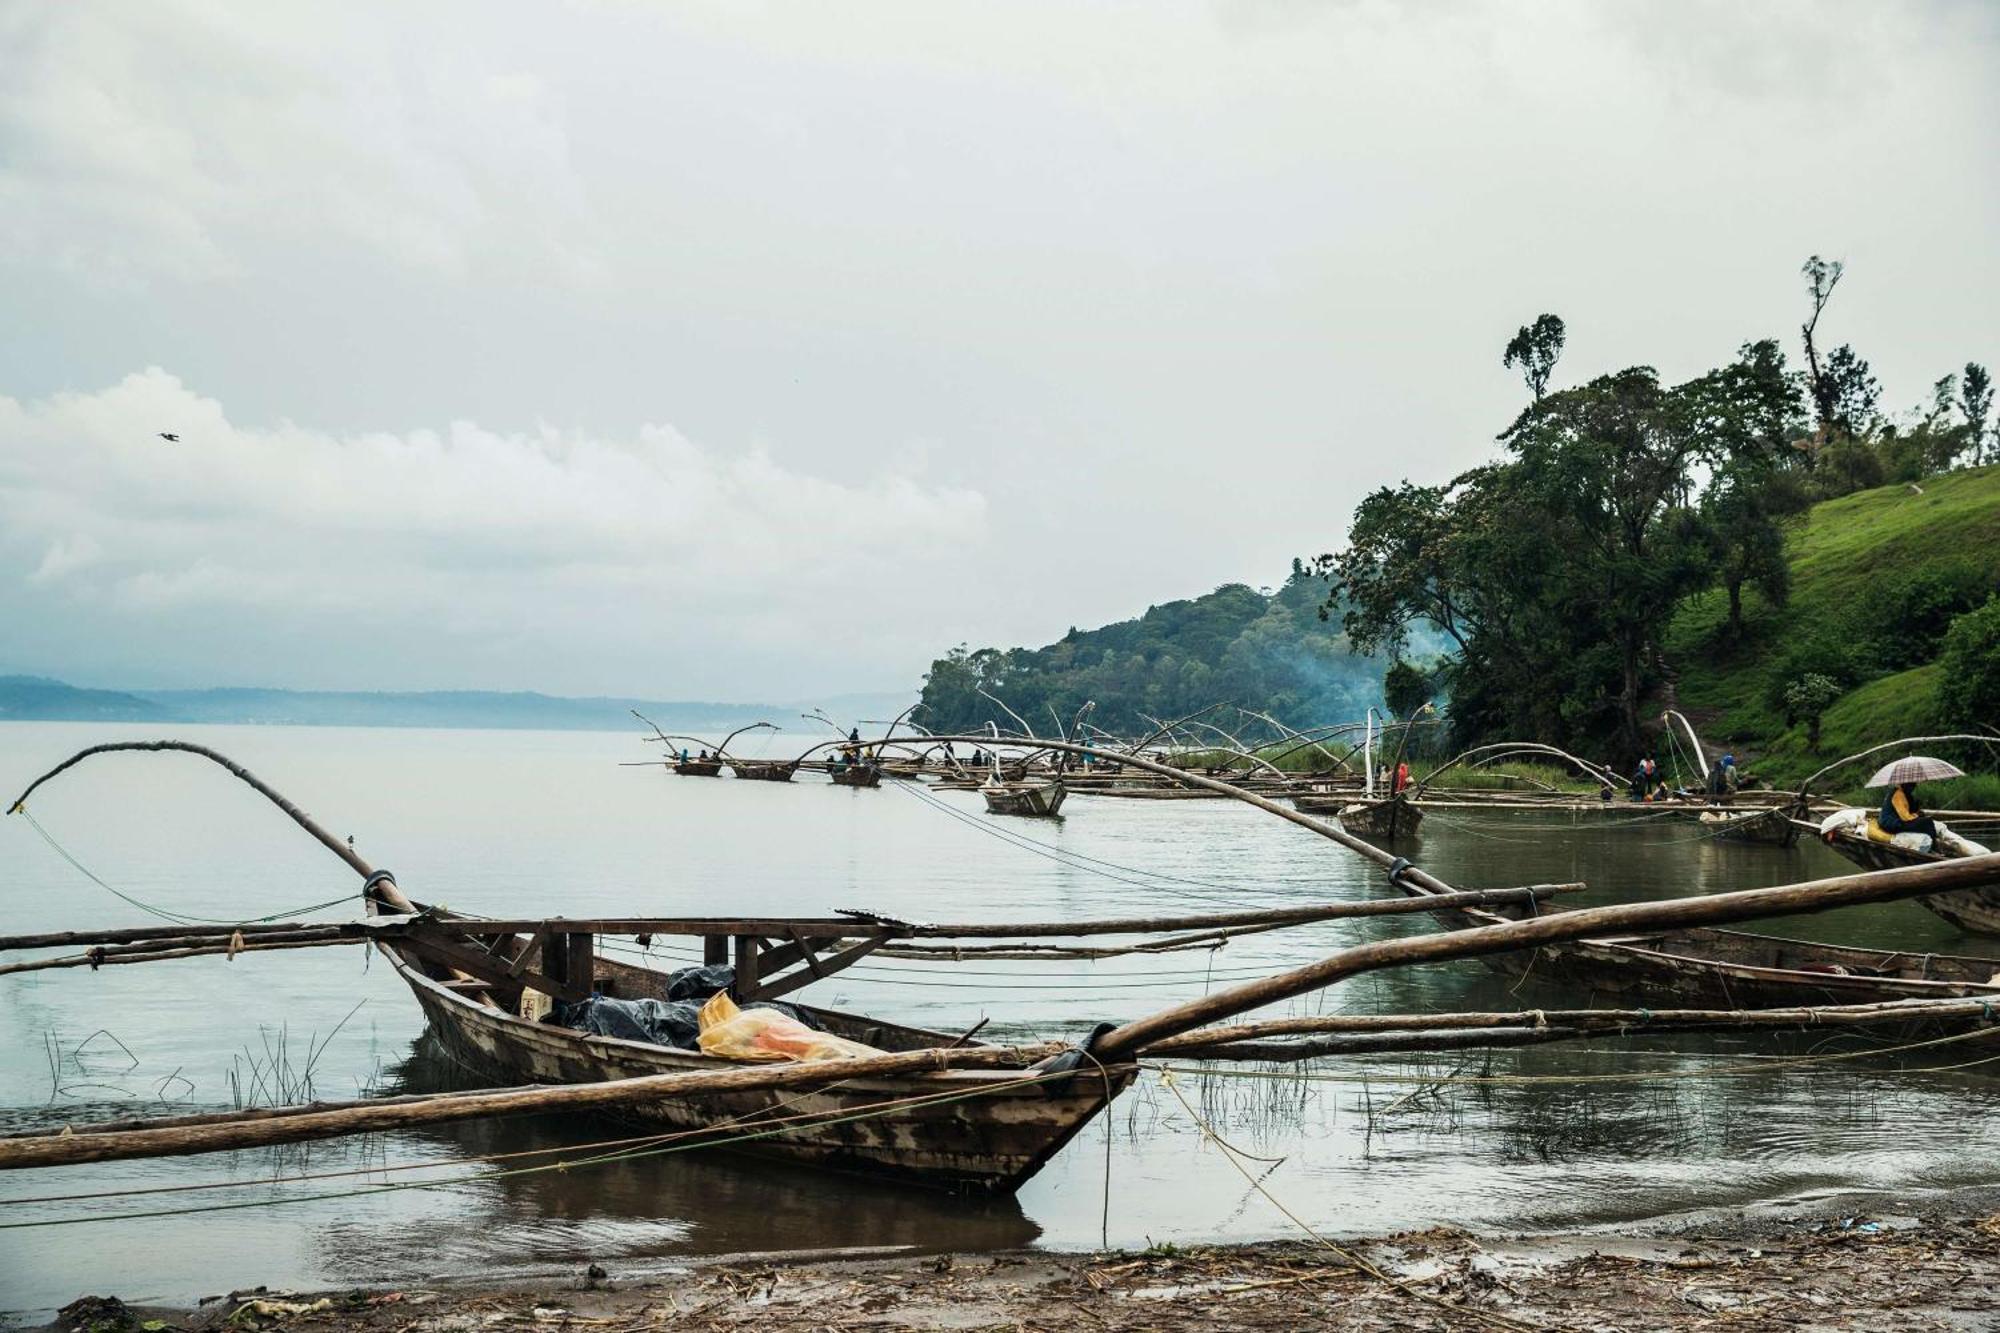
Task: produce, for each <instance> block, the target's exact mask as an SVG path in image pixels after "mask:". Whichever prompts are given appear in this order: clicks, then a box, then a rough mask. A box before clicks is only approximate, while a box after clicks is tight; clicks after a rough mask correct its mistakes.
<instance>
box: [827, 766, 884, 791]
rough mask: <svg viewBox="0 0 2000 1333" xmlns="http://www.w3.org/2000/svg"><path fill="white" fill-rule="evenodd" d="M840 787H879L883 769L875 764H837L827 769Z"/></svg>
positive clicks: (829, 775) (835, 783) (828, 773)
mask: <svg viewBox="0 0 2000 1333" xmlns="http://www.w3.org/2000/svg"><path fill="white" fill-rule="evenodd" d="M826 774H827V776H828V777H830V778H832V779H833V782H834V785H835V786H838V787H879V786H881V785H882V770H881V768H880V767H878V766H877V765H875V764H835V765H833V766H832V767H830V768H828V769H827V770H826Z"/></svg>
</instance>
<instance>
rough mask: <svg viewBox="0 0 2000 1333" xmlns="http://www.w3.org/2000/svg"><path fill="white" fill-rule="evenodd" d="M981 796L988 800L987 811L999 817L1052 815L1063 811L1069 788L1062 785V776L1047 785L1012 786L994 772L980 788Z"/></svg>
mask: <svg viewBox="0 0 2000 1333" xmlns="http://www.w3.org/2000/svg"><path fill="white" fill-rule="evenodd" d="M979 794H980V795H981V796H984V797H985V798H986V808H987V810H988V811H990V812H991V813H993V814H996V815H1053V814H1055V813H1056V812H1057V811H1059V810H1061V809H1062V803H1063V798H1064V797H1065V796H1067V795H1068V794H1069V788H1067V787H1065V786H1064V785H1063V779H1062V774H1061V773H1057V774H1056V775H1055V776H1054V777H1052V778H1050V779H1049V780H1048V781H1046V782H1030V781H1027V780H1025V779H1023V780H1021V781H1016V782H1010V781H1008V780H1006V779H1005V778H1003V777H1001V776H1000V771H999V769H998V768H995V769H994V771H993V775H992V776H991V777H989V778H987V779H986V781H985V782H984V783H983V784H981V786H980V788H979Z"/></svg>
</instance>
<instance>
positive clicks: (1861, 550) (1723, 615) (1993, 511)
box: [1667, 467, 2000, 804]
mask: <svg viewBox="0 0 2000 1333" xmlns="http://www.w3.org/2000/svg"><path fill="white" fill-rule="evenodd" d="M1923 485H1924V493H1923V494H1921V495H1917V494H1913V493H1912V492H1911V491H1910V490H1909V488H1908V487H1906V486H1902V485H1896V486H1884V487H1881V488H1878V489H1876V490H1872V491H1861V492H1858V493H1856V494H1854V495H1847V496H1842V497H1841V498H1840V499H1838V500H1828V501H1826V502H1825V503H1824V504H1819V505H1815V506H1814V507H1813V508H1812V510H1811V511H1810V512H1809V513H1808V514H1807V515H1806V516H1805V518H1804V520H1803V521H1802V522H1801V524H1800V526H1799V528H1798V530H1797V531H1796V532H1794V533H1793V534H1792V536H1791V539H1790V543H1789V546H1790V554H1791V559H1792V597H1791V603H1790V605H1789V606H1786V607H1784V608H1775V607H1771V606H1769V605H1767V604H1765V603H1764V601H1763V600H1762V599H1761V598H1759V597H1758V596H1757V595H1756V594H1755V593H1754V592H1746V593H1745V594H1744V615H1743V618H1744V633H1743V635H1742V637H1741V638H1740V639H1739V640H1735V641H1731V640H1730V639H1729V638H1728V637H1727V631H1726V628H1725V625H1726V622H1727V619H1728V614H1729V605H1728V601H1727V599H1726V598H1725V597H1724V596H1723V594H1722V593H1721V592H1720V591H1716V592H1712V593H1709V594H1707V595H1705V596H1703V597H1700V598H1697V599H1695V600H1694V601H1692V602H1691V603H1689V605H1687V606H1686V607H1684V608H1683V609H1682V611H1681V613H1680V614H1679V615H1677V616H1676V617H1675V619H1674V623H1673V625H1672V626H1671V627H1670V629H1669V631H1668V634H1667V645H1668V653H1669V656H1670V658H1671V659H1672V661H1673V663H1674V665H1675V667H1676V669H1677V670H1678V671H1679V673H1680V686H1679V688H1680V696H1681V702H1682V704H1683V705H1684V706H1685V707H1686V708H1687V709H1688V710H1689V712H1690V713H1692V714H1694V715H1695V717H1696V719H1697V722H1698V724H1699V725H1700V726H1701V727H1702V730H1703V733H1704V734H1703V739H1705V740H1711V739H1712V740H1714V741H1717V742H1726V743H1729V744H1732V745H1739V746H1742V747H1743V748H1744V749H1745V750H1746V751H1749V752H1751V753H1755V754H1758V755H1760V756H1761V757H1760V759H1759V761H1758V763H1757V765H1756V768H1757V771H1758V772H1759V773H1760V774H1762V775H1764V776H1766V777H1770V778H1773V779H1775V780H1782V779H1784V778H1798V777H1803V776H1805V775H1806V774H1807V773H1808V772H1810V771H1811V770H1813V769H1814V768H1817V767H1819V765H1820V764H1821V763H1824V762H1826V761H1828V760H1831V759H1837V758H1839V757H1840V756H1842V755H1845V754H1852V753H1854V752H1856V751H1858V750H1861V749H1865V748H1866V747H1867V746H1869V745H1871V744H1875V743H1878V742H1880V741H1884V740H1889V739H1893V738H1894V737H1897V736H1907V735H1918V734H1921V733H1923V732H1924V731H1926V730H1927V729H1929V728H1930V727H1931V726H1932V725H1933V722H1934V719H1933V717H1932V702H1931V701H1932V694H1933V691H1934V690H1935V687H1936V681H1937V668H1936V666H1935V665H1927V666H1920V667H1917V668H1915V669H1913V670H1909V671H1901V672H1897V673H1895V674H1893V675H1885V676H1880V677H1877V678H1876V679H1873V680H1869V681H1867V682H1866V683H1864V684H1862V685H1859V686H1857V687H1856V688H1854V689H1852V690H1850V691H1848V692H1847V693H1846V694H1845V695H1843V696H1842V697H1841V698H1840V700H1839V701H1838V702H1837V703H1835V704H1834V706H1833V707H1832V708H1831V709H1830V710H1828V712H1827V714H1826V716H1825V718H1824V719H1823V720H1822V725H1821V732H1820V753H1819V754H1818V755H1814V754H1812V753H1810V752H1809V751H1808V750H1807V748H1806V742H1805V728H1804V727H1803V726H1800V727H1793V728H1790V729H1787V728H1786V727H1785V725H1784V717H1783V716H1782V714H1778V713H1775V712H1774V711H1773V710H1772V709H1771V708H1770V707H1769V706H1768V705H1767V704H1766V703H1765V701H1764V696H1765V692H1766V687H1767V684H1768V679H1769V675H1770V671H1771V668H1772V664H1773V663H1774V662H1775V661H1776V660H1777V659H1778V658H1779V657H1780V656H1782V655H1783V653H1784V652H1785V651H1786V649H1787V647H1788V646H1789V645H1790V644H1792V643H1794V642H1797V641H1799V640H1800V639H1803V638H1805V637H1807V636H1809V635H1811V634H1813V633H1815V632H1818V631H1837V630H1838V628H1839V625H1840V621H1841V617H1842V615H1843V613H1847V612H1851V610H1852V609H1853V608H1854V607H1855V606H1856V605H1857V603H1856V601H1855V599H1857V598H1859V599H1863V603H1864V604H1865V600H1866V599H1867V598H1870V597H1873V596H1880V595H1882V594H1880V593H1879V592H1878V591H1877V589H1878V588H1879V587H1880V582H1881V579H1882V577H1883V576H1884V575H1888V576H1891V577H1893V575H1894V574H1895V573H1896V572H1898V571H1906V570H1910V569H1914V568H1916V567H1918V566H1920V565H1923V564H1926V563H1928V562H1930V561H1933V560H1940V559H1946V558H1950V557H1965V556H1972V557H1974V558H1985V559H1991V560H1994V561H2000V467H1985V468H1979V469H1976V470H1971V471H1965V472H1954V473H1951V474H1948V475H1946V476H1942V477H1936V478H1933V479H1932V480H1929V481H1926V482H1925V483H1924V484H1923ZM1945 794H1946V793H1944V792H1942V791H1940V792H1938V793H1936V794H1935V795H1934V796H1933V797H1932V799H1933V801H1934V802H1935V803H1938V804H1942V801H1941V800H1940V799H1939V798H1941V797H1942V796H1944V795H1945Z"/></svg>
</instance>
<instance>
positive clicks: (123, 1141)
mask: <svg viewBox="0 0 2000 1333" xmlns="http://www.w3.org/2000/svg"><path fill="white" fill-rule="evenodd" d="M1063 1049H1064V1047H1063V1045H1062V1043H1059V1042H1042V1043H1038V1044H1035V1045H1030V1046H973V1047H960V1048H957V1049H937V1050H922V1051H899V1052H896V1053H894V1054H888V1055H874V1056H866V1057H863V1058H860V1059H854V1060H815V1061H811V1062H809V1063H804V1064H782V1065H749V1066H738V1067H733V1068H725V1069H723V1070H720V1071H717V1072H713V1073H710V1072H706V1071H704V1072H700V1073H687V1074H649V1075H644V1076H642V1077H638V1078H623V1079H611V1080H608V1081H606V1082H602V1083H566V1084H556V1085H553V1086H549V1087H526V1088H503V1089H500V1090H497V1091H487V1092H464V1093H441V1094H437V1095H434V1096H428V1097H419V1098H394V1099H389V1098H382V1099H376V1100H372V1101H360V1102H344V1103H330V1104H329V1103H321V1104H318V1105H306V1106H299V1107H285V1108H278V1109H276V1110H274V1111H270V1112H266V1113H265V1114H262V1115H259V1116H256V1117H254V1118H253V1117H246V1116H233V1117H229V1118H226V1119H221V1120H217V1119H215V1118H213V1117H208V1116H198V1117H189V1118H187V1119H184V1120H180V1121H175V1120H164V1121H152V1122H141V1125H140V1126H139V1127H135V1128H131V1129H120V1130H109V1131H104V1130H94V1129H82V1130H71V1129H64V1130H60V1131H57V1132H54V1133H43V1134H20V1135H13V1136H9V1137H6V1138H0V1170H18V1169H21V1168H24V1167H42V1166H72V1165H76V1164H78V1163H81V1162H111V1161H121V1160H125V1159H129V1158H135V1157H174V1156H185V1155H188V1154H192V1153H204V1152H221V1151H226V1150H231V1149H237V1148H261V1147H266V1146H269V1145H271V1144H276V1143H301V1142H304V1141H306V1140H309V1139H325V1138H334V1137H338V1136H339V1135H343V1134H362V1133H372V1132H376V1131H381V1130H390V1129H408V1128H411V1127H414V1126H418V1125H440V1124H449V1123H452V1122H454V1121H460V1120H480V1119H486V1118H489V1117H493V1116H507V1115H525V1114H528V1113H531V1112H541V1111H587V1110H591V1111H594V1110H603V1109H605V1108H607V1107H617V1106H628V1105H631V1104H632V1103H634V1102H644V1101H655V1100H664V1099H667V1098H673V1097H699V1096H706V1095H709V1094H713V1093H724V1092H738V1093H740V1092H765V1091H773V1090H776V1089H781V1088H788V1089H802V1088H812V1087H817V1086H819V1085H821V1084H825V1083H842V1082H846V1081H847V1080H850V1079H856V1078H871V1077H872V1078H880V1077H884V1076H889V1075H910V1074H925V1073H932V1072H937V1071H943V1070H947V1069H1009V1068H1013V1069H1021V1068H1026V1067H1027V1066H1029V1065H1032V1064H1033V1063H1034V1062H1035V1061H1037V1060H1042V1059H1047V1058H1048V1057H1050V1056H1053V1055H1056V1054H1059V1053H1060V1052H1061V1051H1062V1050H1063ZM1093 1086H1094V1085H1093ZM951 1087H952V1085H951V1084H949V1083H943V1084H940V1085H939V1086H938V1088H937V1089H936V1090H937V1091H940V1092H943V1091H949V1090H951ZM971 1090H972V1089H967V1091H971Z"/></svg>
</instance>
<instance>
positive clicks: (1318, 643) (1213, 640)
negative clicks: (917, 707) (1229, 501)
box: [918, 567, 1384, 735]
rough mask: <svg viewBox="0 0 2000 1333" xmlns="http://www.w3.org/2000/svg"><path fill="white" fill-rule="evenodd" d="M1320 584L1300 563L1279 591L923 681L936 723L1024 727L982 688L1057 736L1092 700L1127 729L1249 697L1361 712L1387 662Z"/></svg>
mask: <svg viewBox="0 0 2000 1333" xmlns="http://www.w3.org/2000/svg"><path fill="white" fill-rule="evenodd" d="M1321 595H1322V588H1321V585H1320V583H1319V582H1318V580H1316V579H1314V578H1313V577H1312V576H1310V575H1309V574H1308V573H1306V572H1305V571H1304V570H1303V569H1300V568H1297V567H1295V568H1294V570H1293V573H1292V576H1291V577H1290V578H1289V579H1287V580H1286V582H1285V585H1284V587H1283V588H1281V589H1279V590H1278V592H1277V593H1276V594H1275V595H1266V594H1264V593H1261V592H1258V591H1257V590H1256V589H1254V588H1249V587H1245V586H1244V585H1242V584H1229V585H1226V586H1224V587H1221V588H1217V589H1216V590H1215V591H1214V592H1212V593H1209V594H1207V595H1206V596H1202V597H1196V598H1193V599H1191V600H1187V601H1178V602H1167V603H1165V604H1163V605H1160V606H1155V607H1152V608H1150V609H1148V610H1147V612H1146V613H1145V614H1144V615H1143V616H1140V617H1139V618H1138V619H1137V620H1127V621H1121V622H1119V623H1118V624H1115V625H1106V626H1104V627H1103V628H1101V629H1095V630H1074V629H1073V630H1071V631H1070V632H1069V633H1068V634H1066V635H1064V636H1063V637H1062V639H1061V640H1059V641H1058V642H1056V643H1052V644H1049V645H1048V646H1047V647H1044V648H1013V649H1005V650H1003V649H996V648H980V649H977V650H972V651H968V650H966V649H965V648H962V647H961V648H957V649H954V650H953V651H951V652H950V653H948V654H946V655H945V656H944V657H942V658H939V659H938V660H937V661H935V662H933V663H932V664H931V669H930V674H929V675H927V676H926V677H925V678H924V693H923V701H924V705H925V711H924V712H922V713H920V714H918V720H919V721H921V722H922V723H923V724H924V725H925V726H927V727H929V728H930V729H931V730H933V731H965V730H977V729H980V728H983V727H984V726H985V724H986V722H987V721H988V720H989V719H990V720H992V721H994V722H996V723H997V724H998V725H999V726H1000V727H1001V728H1002V729H1005V730H1018V727H1017V726H1016V725H1015V724H1014V723H1012V722H1011V721H1010V720H1009V719H1008V716H1007V714H1006V712H1005V711H1004V710H1003V709H1001V708H1000V707H999V706H997V705H996V704H994V703H992V702H991V701H990V700H988V699H987V698H985V697H984V696H982V695H981V694H980V693H979V691H980V690H981V689H984V690H986V691H987V692H988V693H989V694H992V695H995V696H997V697H998V698H1000V699H1001V700H1004V701H1005V703H1006V704H1007V706H1008V707H1009V708H1012V709H1013V710H1014V711H1015V712H1017V713H1019V714H1020V715H1021V716H1022V717H1023V718H1026V719H1027V720H1028V721H1029V722H1031V723H1032V724H1033V725H1034V727H1035V729H1036V730H1037V731H1040V732H1043V733H1044V734H1053V732H1054V730H1055V728H1056V719H1057V718H1058V717H1060V718H1061V719H1062V720H1063V723H1064V724H1065V725H1067V723H1068V721H1069V719H1070V718H1071V717H1072V716H1073V715H1074V714H1075V712H1076V710H1077V709H1079V708H1081V707H1082V706H1083V705H1084V704H1085V703H1086V702H1091V701H1094V702H1095V703H1096V705H1097V707H1096V708H1095V709H1094V710H1093V711H1092V713H1091V715H1090V721H1091V723H1092V725H1094V726H1099V727H1103V728H1105V729H1106V730H1108V731H1112V732H1115V733H1118V734H1120V735H1133V734H1138V733H1143V732H1146V731H1150V730H1151V729H1152V724H1151V723H1150V722H1148V721H1147V719H1148V718H1149V717H1152V718H1160V719H1163V720H1164V719H1168V718H1174V717H1180V716H1184V715H1186V714H1188V713H1192V712H1195V711H1196V710H1198V709H1201V708H1205V707H1207V706H1208V705H1210V704H1215V703H1233V704H1241V705H1243V706H1245V707H1249V708H1258V709H1262V710H1264V711H1266V712H1269V713H1272V714H1274V715H1276V716H1277V717H1278V718H1280V719H1281V720H1283V721H1285V722H1287V723H1290V724H1291V725H1294V726H1305V725H1308V724H1311V723H1321V722H1332V721H1342V720H1345V719H1348V718H1354V717H1359V716H1360V715H1361V714H1362V713H1363V712H1365V711H1366V710H1367V709H1368V708H1369V707H1370V706H1371V705H1374V704H1376V703H1378V702H1379V701H1380V698H1381V685H1382V672H1383V665H1384V664H1383V663H1381V662H1379V661H1374V660H1371V659H1369V658H1366V657H1357V656H1355V655H1354V653H1353V652H1352V650H1351V648H1350V646H1349V643H1348V640H1347V637H1346V636H1345V635H1343V634H1341V633H1340V632H1339V631H1338V630H1337V629H1336V628H1335V627H1333V626H1331V625H1328V624H1325V623H1322V621H1321V618H1320V617H1319V615H1318V614H1317V611H1318V607H1319V604H1320V599H1321Z"/></svg>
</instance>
